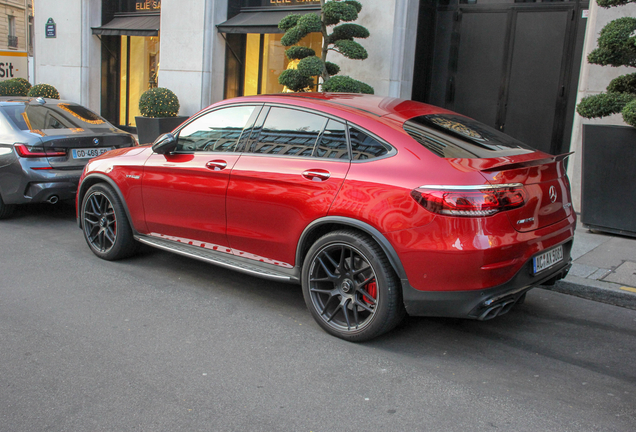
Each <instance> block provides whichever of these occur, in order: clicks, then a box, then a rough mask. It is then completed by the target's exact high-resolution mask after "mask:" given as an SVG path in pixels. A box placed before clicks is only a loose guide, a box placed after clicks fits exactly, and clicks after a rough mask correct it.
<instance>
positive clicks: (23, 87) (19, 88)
mask: <svg viewBox="0 0 636 432" xmlns="http://www.w3.org/2000/svg"><path fill="white" fill-rule="evenodd" d="M30 88H31V83H30V82H29V81H27V80H25V79H24V78H11V79H8V80H5V81H2V82H0V96H26V95H27V94H28V92H29V89H30Z"/></svg>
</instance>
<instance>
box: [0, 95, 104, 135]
mask: <svg viewBox="0 0 636 432" xmlns="http://www.w3.org/2000/svg"><path fill="white" fill-rule="evenodd" d="M1 109H2V111H3V112H4V114H5V115H6V116H7V117H8V118H9V119H10V120H11V121H12V122H13V123H14V124H15V125H16V126H17V127H18V128H19V129H21V130H31V131H46V130H50V129H75V130H80V129H83V130H103V129H106V130H111V129H113V126H112V125H111V124H110V123H108V122H107V121H106V120H104V119H103V118H102V117H100V116H98V115H97V114H95V113H94V112H92V111H90V110H88V109H86V108H84V107H83V106H81V105H76V104H71V103H65V102H58V103H50V102H47V103H46V104H44V105H40V104H27V103H25V104H14V105H10V106H9V105H6V106H3V107H2V108H1Z"/></svg>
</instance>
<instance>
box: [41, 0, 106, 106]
mask: <svg viewBox="0 0 636 432" xmlns="http://www.w3.org/2000/svg"><path fill="white" fill-rule="evenodd" d="M34 10H35V14H34V26H35V29H34V33H35V43H34V45H35V46H34V51H35V53H34V63H35V74H34V75H35V81H36V82H34V83H33V84H40V83H46V84H50V85H52V86H54V87H55V88H56V89H57V90H58V91H59V93H60V97H61V98H62V99H66V100H70V101H73V102H77V103H80V104H82V105H85V106H87V107H89V108H90V109H92V110H94V111H97V112H99V110H100V103H99V100H100V99H99V98H100V78H99V77H100V67H101V59H100V52H101V51H100V50H101V48H100V42H99V39H97V37H96V36H93V35H92V33H91V27H97V26H99V25H100V24H101V1H91V0H82V1H81V2H78V1H77V0H35V1H34ZM49 18H52V19H53V20H54V21H55V24H56V37H55V38H47V37H46V35H45V26H46V23H47V21H48V20H49Z"/></svg>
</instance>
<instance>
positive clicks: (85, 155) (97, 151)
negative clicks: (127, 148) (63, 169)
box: [73, 147, 114, 159]
mask: <svg viewBox="0 0 636 432" xmlns="http://www.w3.org/2000/svg"><path fill="white" fill-rule="evenodd" d="M113 148H114V147H100V148H92V149H73V159H90V158H94V157H97V156H99V155H101V154H103V153H106V152H107V151H109V150H112V149H113Z"/></svg>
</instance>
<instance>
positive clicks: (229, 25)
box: [216, 8, 320, 33]
mask: <svg viewBox="0 0 636 432" xmlns="http://www.w3.org/2000/svg"><path fill="white" fill-rule="evenodd" d="M310 12H318V13H320V9H308V8H304V9H302V10H274V11H272V10H254V11H251V10H249V9H248V8H244V9H243V12H241V13H240V14H238V15H236V16H235V17H232V18H230V19H229V20H227V21H225V22H224V23H221V24H219V25H217V26H216V27H217V28H218V29H219V31H220V32H222V33H284V32H283V31H282V30H280V29H279V28H278V23H279V22H280V20H282V19H283V18H285V17H286V16H287V15H289V14H292V13H295V14H301V15H304V14H306V13H310Z"/></svg>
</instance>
